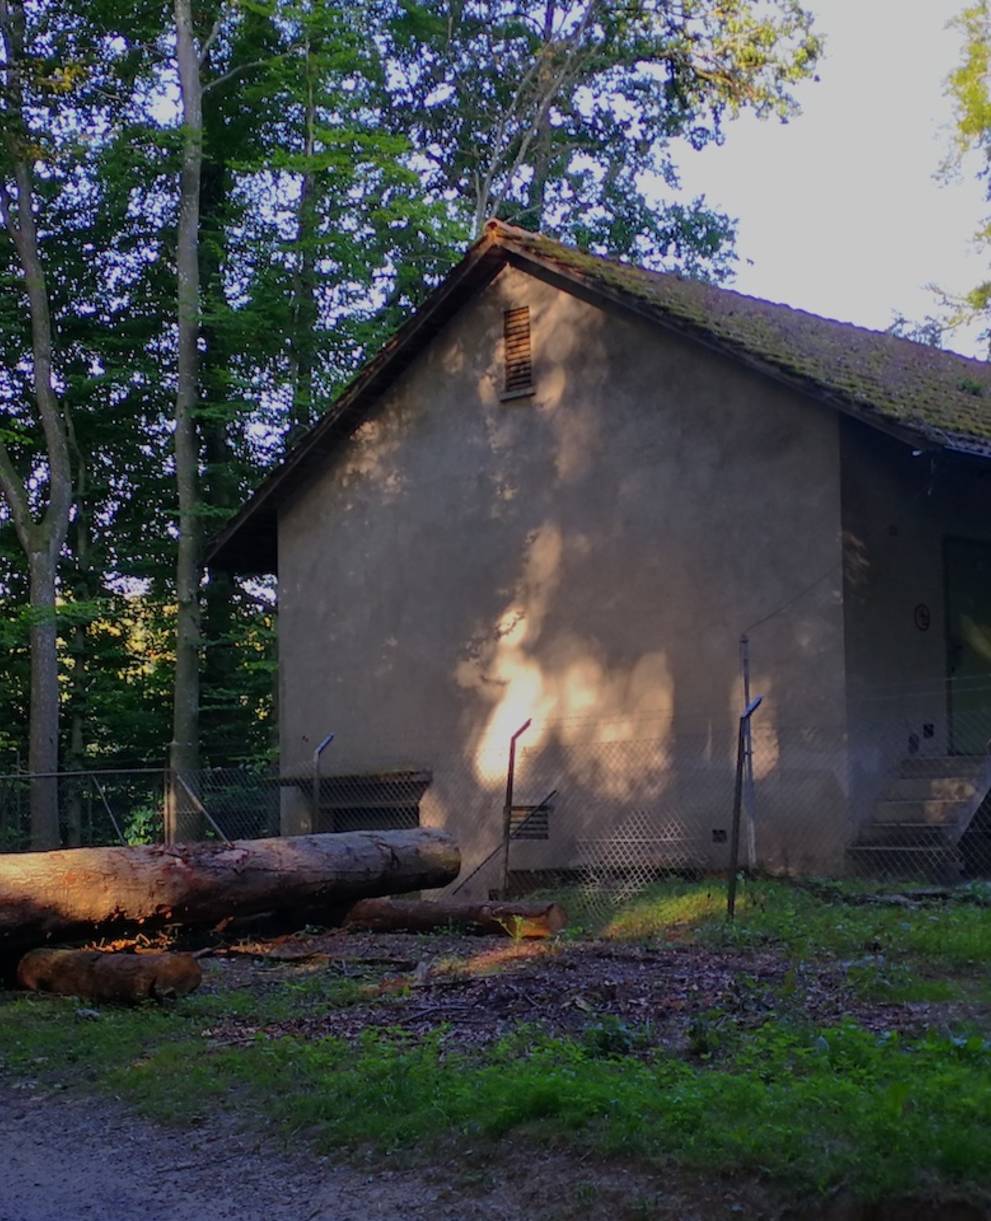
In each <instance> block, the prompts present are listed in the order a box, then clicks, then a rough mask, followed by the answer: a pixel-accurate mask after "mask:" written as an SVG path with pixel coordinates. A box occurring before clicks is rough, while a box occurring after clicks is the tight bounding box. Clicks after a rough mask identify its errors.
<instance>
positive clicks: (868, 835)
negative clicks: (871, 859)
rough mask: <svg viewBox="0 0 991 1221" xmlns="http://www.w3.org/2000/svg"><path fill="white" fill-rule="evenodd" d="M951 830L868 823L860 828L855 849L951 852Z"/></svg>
mask: <svg viewBox="0 0 991 1221" xmlns="http://www.w3.org/2000/svg"><path fill="white" fill-rule="evenodd" d="M955 841H956V835H955V833H954V831H953V830H950V829H948V828H947V827H945V826H941V825H939V824H937V823H931V822H869V823H865V824H864V826H862V827H861V828H860V834H859V835H858V836H857V839H856V842H855V844H854V845H853V846H854V847H855V848H864V849H867V848H912V849H915V848H918V849H926V850H937V851H938V850H942V849H947V850H953V849H954V844H955Z"/></svg>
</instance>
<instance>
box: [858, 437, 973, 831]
mask: <svg viewBox="0 0 991 1221" xmlns="http://www.w3.org/2000/svg"><path fill="white" fill-rule="evenodd" d="M841 453H842V485H843V531H844V554H845V592H844V603H845V620H846V633H845V634H846V646H845V647H846V668H847V679H848V697H849V726H850V764H851V774H852V784H853V799H854V800H853V813H854V817H855V818H864V817H867V816H868V815H869V813H870V809H871V805H872V803H873V801H874V800H875V799H876V798H877V796H878V795H879V792H880V790H881V788H882V787H883V786H884V784H885V783H886V780H887V779H889V778H890V776H891V775H892V773H893V772H894V770H895V769H896V768H897V767H898V764H899V762H900V761H901V760H902V759H903V758H905V757H906V756H907V755H908V754H909V752H910V750H911V749H912V748H913V747H916V748H917V751H918V753H919V754H922V755H945V754H947V753H948V752H949V749H950V742H949V724H948V722H949V716H948V708H949V704H948V694H949V693H948V684H947V621H946V605H945V596H946V585H945V582H946V571H945V563H944V544H945V541H946V540H947V539H948V538H967V539H981V540H988V541H991V516H989V513H988V505H989V504H991V479H989V477H988V475H987V474H986V473H985V472H984V471H983V468H981V467H978V466H977V465H976V464H975V463H973V462H968V461H966V460H964V459H954V458H951V457H948V456H946V455H935V456H934V455H932V454H930V453H918V452H913V451H912V449H911V448H910V447H909V446H907V445H905V444H903V443H902V442H900V441H897V440H894V439H892V438H890V437H887V436H885V435H884V434H882V433H879V432H877V431H875V430H873V429H870V428H867V427H866V426H865V425H863V424H860V423H858V422H856V421H853V420H845V421H844V422H843V424H842V427H841ZM923 607H924V608H925V609H926V610H927V611H928V622H929V626H928V628H927V629H925V630H921V629H920V627H919V625H918V622H917V614H916V611H917V608H923ZM922 622H925V619H924V618H923V619H922ZM989 668H991V667H989ZM930 729H931V736H929V733H930ZM913 738H914V742H910V739H913Z"/></svg>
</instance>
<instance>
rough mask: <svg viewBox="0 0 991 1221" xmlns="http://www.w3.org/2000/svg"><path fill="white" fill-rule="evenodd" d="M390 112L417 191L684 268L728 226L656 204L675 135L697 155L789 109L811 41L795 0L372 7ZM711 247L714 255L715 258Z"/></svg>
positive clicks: (476, 225) (700, 262)
mask: <svg viewBox="0 0 991 1221" xmlns="http://www.w3.org/2000/svg"><path fill="white" fill-rule="evenodd" d="M385 9H386V13H385V14H384V17H385V22H384V24H385V28H386V30H387V32H388V33H387V39H388V40H389V41H388V49H387V57H388V58H389V60H390V63H391V64H392V65H393V66H394V75H395V77H396V79H397V85H396V87H395V99H394V102H393V105H392V107H391V108H390V114H391V115H392V116H393V118H394V122H395V123H396V124H397V125H398V128H399V130H402V131H403V132H405V133H406V134H407V135H408V136H409V138H410V141H411V144H412V145H413V147H414V148H415V149H416V150H417V152H418V155H419V157H420V158H421V160H422V172H423V180H424V186H425V189H426V190H427V191H428V192H429V193H430V194H431V195H434V196H436V197H444V196H448V197H453V198H455V199H456V200H457V201H458V204H459V206H460V208H461V209H462V212H463V215H464V216H465V219H466V220H467V221H468V224H469V225H470V229H471V231H472V232H473V233H475V234H478V233H480V232H481V228H482V225H483V224H484V222H485V220H486V219H487V218H488V217H489V216H493V215H496V216H500V217H501V218H503V219H504V220H508V221H511V222H513V223H517V224H521V225H524V226H526V227H529V228H534V229H547V230H550V231H551V232H553V233H555V234H556V235H558V236H565V237H570V238H571V239H573V240H576V241H578V242H579V243H580V244H584V245H589V246H593V247H600V248H607V249H608V250H610V251H611V252H613V253H618V254H634V253H635V254H637V255H639V256H640V257H641V258H647V259H648V260H659V259H665V260H667V261H668V265H669V266H670V265H671V263H672V261H676V262H678V263H679V264H680V265H681V266H683V267H685V268H686V269H688V270H691V271H698V270H700V269H702V268H703V267H704V266H705V265H706V262H707V261H709V262H710V263H711V261H712V260H714V259H715V260H716V261H715V267H716V269H717V270H718V269H722V270H723V271H725V262H724V261H722V262H721V261H720V260H719V258H718V256H719V254H720V248H725V247H726V246H727V245H728V244H729V243H728V239H729V238H730V237H731V233H732V226H731V224H730V222H729V221H728V219H727V218H726V217H725V216H721V215H720V214H718V213H714V212H712V211H711V210H710V209H709V208H708V207H707V206H706V205H705V203H704V201H703V200H695V201H693V202H692V203H690V204H687V205H686V204H681V203H678V204H668V205H666V206H658V205H657V204H656V203H652V202H651V201H650V198H649V196H650V194H651V191H652V189H654V188H656V187H657V186H658V185H659V184H661V185H666V186H669V187H674V186H676V185H677V183H678V172H677V164H676V157H675V145H676V142H679V141H680V142H683V143H684V144H687V145H688V146H689V147H691V148H696V149H697V148H701V147H703V146H704V145H706V144H708V143H711V142H714V141H715V142H718V141H720V140H721V139H722V136H723V123H724V119H725V117H726V116H727V115H732V114H735V113H737V112H738V111H740V110H741V109H744V108H749V109H752V110H754V111H756V112H757V113H758V114H760V115H767V114H777V115H779V116H781V117H786V116H787V115H789V114H790V113H792V112H793V110H794V109H795V105H794V100H793V98H792V97H791V95H790V93H789V89H790V87H791V86H792V85H793V84H794V83H795V82H796V81H798V80H800V79H802V78H803V77H806V76H809V75H811V73H812V72H813V70H814V67H815V64H816V61H817V58H818V56H819V53H820V49H821V48H820V40H819V39H818V37H816V36H815V35H814V34H813V33H812V30H811V18H810V16H809V14H808V13H807V12H805V11H804V10H803V9H802V8H801V6H800V5H799V4H798V3H797V2H796V0H773V2H771V3H767V4H757V3H754V2H753V0H728V2H727V0H681V2H680V3H671V0H522V2H521V0H401V2H400V3H397V4H393V3H389V2H386V3H385ZM724 253H725V252H724Z"/></svg>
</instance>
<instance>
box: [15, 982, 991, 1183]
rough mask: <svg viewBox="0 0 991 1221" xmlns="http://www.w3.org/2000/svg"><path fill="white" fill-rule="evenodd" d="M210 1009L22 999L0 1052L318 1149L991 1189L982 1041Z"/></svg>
mask: <svg viewBox="0 0 991 1221" xmlns="http://www.w3.org/2000/svg"><path fill="white" fill-rule="evenodd" d="M208 999H209V1000H210V1001H211V1005H210V1006H207V1009H209V1008H212V1005H213V1004H215V1003H218V1002H219V1003H224V1001H225V998H224V997H222V996H221V997H213V998H208ZM205 1016H208V1015H206V1014H204V1012H203V1006H197V1005H196V1004H195V1003H194V1002H193V1001H192V1000H189V1001H187V1002H183V1003H182V1004H180V1005H178V1006H176V1008H175V1009H174V1010H173V1011H171V1012H169V1013H165V1012H162V1011H160V1010H155V1009H147V1010H138V1011H135V1010H113V1011H111V1010H107V1011H106V1013H105V1014H104V1016H102V1017H101V1018H100V1019H99V1020H98V1021H96V1020H94V1021H85V1020H81V1019H77V1018H76V1017H75V1015H74V1008H73V1005H72V1003H71V1002H65V1003H63V1002H60V1001H57V1000H55V1001H44V1000H37V999H33V1000H30V1001H25V1000H21V1001H17V1002H14V1003H12V1004H11V1005H9V1006H7V1007H6V1009H5V1011H4V1015H3V1030H4V1040H3V1049H4V1051H3V1054H4V1058H5V1059H6V1060H7V1063H8V1066H9V1067H13V1068H20V1069H21V1070H24V1069H33V1068H34V1069H36V1068H37V1067H38V1062H37V1061H38V1057H37V1055H36V1054H35V1053H37V1052H38V1051H39V1050H42V1049H43V1052H44V1055H43V1059H44V1066H45V1067H46V1068H49V1069H51V1068H53V1067H54V1066H55V1065H56V1064H58V1063H60V1062H61V1064H62V1066H63V1067H67V1065H66V1061H65V1057H67V1056H69V1055H71V1056H72V1057H73V1062H74V1066H75V1068H76V1069H77V1070H82V1071H83V1075H84V1076H85V1077H87V1078H88V1079H89V1080H90V1081H91V1082H93V1083H95V1084H97V1085H99V1086H101V1087H103V1088H106V1089H109V1090H112V1091H113V1092H114V1093H116V1094H118V1095H119V1096H121V1097H123V1098H125V1099H126V1100H128V1101H130V1102H132V1103H133V1104H135V1105H136V1106H137V1107H138V1108H139V1109H140V1110H141V1111H142V1112H143V1113H145V1114H147V1115H149V1116H151V1117H154V1118H156V1119H159V1120H163V1121H166V1122H175V1123H181V1122H188V1121H190V1120H193V1119H195V1118H197V1117H198V1116H200V1115H201V1114H203V1113H204V1111H208V1110H209V1109H211V1108H217V1107H220V1108H223V1107H230V1108H237V1107H240V1108H244V1107H249V1108H251V1109H252V1110H254V1109H255V1108H263V1109H264V1112H265V1114H266V1119H267V1121H268V1122H273V1123H276V1124H278V1125H279V1126H280V1127H281V1128H282V1130H283V1131H284V1132H285V1133H286V1134H287V1135H289V1136H294V1135H298V1134H299V1133H301V1132H302V1133H305V1134H306V1136H307V1137H308V1138H309V1139H311V1140H314V1141H316V1143H317V1144H318V1145H320V1146H323V1147H354V1146H366V1145H372V1146H374V1147H376V1148H378V1149H380V1150H387V1151H402V1150H407V1151H408V1150H412V1149H415V1150H418V1151H420V1152H422V1153H429V1152H431V1151H433V1150H435V1149H437V1148H439V1147H440V1146H442V1145H444V1144H445V1143H448V1144H449V1143H450V1142H451V1141H452V1140H456V1141H458V1142H460V1143H462V1144H463V1143H464V1142H466V1141H467V1142H471V1141H478V1140H484V1139H491V1138H497V1137H500V1136H504V1135H507V1134H510V1133H512V1134H516V1135H519V1136H522V1137H534V1138H537V1139H539V1140H541V1141H557V1142H563V1143H567V1144H571V1145H572V1146H574V1147H576V1148H578V1149H579V1150H580V1151H581V1152H583V1153H588V1152H591V1153H594V1154H599V1155H602V1156H613V1155H620V1154H621V1155H623V1156H633V1157H637V1158H640V1159H644V1160H646V1161H648V1162H650V1161H653V1162H663V1161H665V1160H667V1159H674V1160H675V1161H677V1162H678V1163H680V1164H682V1165H684V1166H687V1167H691V1168H697V1169H701V1170H706V1169H708V1170H718V1171H720V1172H723V1173H728V1172H746V1173H757V1174H761V1175H770V1176H772V1177H774V1178H775V1179H777V1180H780V1181H782V1182H783V1183H786V1184H789V1185H792V1186H794V1187H796V1188H801V1189H803V1190H815V1191H823V1190H826V1189H828V1188H830V1187H832V1186H834V1185H836V1184H839V1183H843V1184H845V1185H847V1186H849V1187H851V1188H853V1189H854V1190H856V1191H857V1192H858V1193H859V1194H860V1195H862V1196H864V1197H877V1196H882V1195H885V1194H892V1193H903V1192H908V1191H912V1190H916V1189H923V1188H925V1187H926V1186H927V1185H931V1183H932V1182H934V1181H938V1182H940V1183H941V1184H943V1185H954V1186H964V1187H979V1186H981V1185H986V1184H988V1183H989V1182H991V1042H989V1041H988V1040H986V1039H984V1038H982V1037H980V1036H979V1035H970V1036H964V1035H960V1036H956V1037H948V1036H935V1035H934V1036H930V1037H927V1038H924V1039H920V1040H916V1041H914V1042H904V1041H902V1040H900V1039H899V1038H898V1037H895V1036H891V1037H885V1036H877V1035H874V1034H872V1033H869V1032H867V1031H865V1030H863V1029H861V1028H859V1027H857V1026H855V1025H853V1024H845V1025H842V1026H839V1027H836V1028H833V1029H829V1030H821V1031H816V1030H813V1029H810V1028H803V1027H800V1026H782V1025H780V1024H777V1023H773V1024H768V1025H766V1026H764V1027H762V1028H761V1029H759V1030H757V1031H756V1032H755V1033H752V1034H750V1035H748V1036H746V1037H736V1038H735V1039H734V1040H733V1041H732V1043H731V1045H729V1046H728V1047H727V1048H724V1054H723V1055H721V1056H720V1057H719V1058H718V1060H716V1061H713V1062H712V1063H705V1062H702V1061H700V1060H698V1059H693V1058H685V1057H679V1056H676V1055H672V1054H665V1053H658V1054H656V1055H655V1056H654V1057H653V1058H650V1059H643V1058H634V1057H631V1056H627V1055H624V1054H623V1053H622V1051H621V1050H618V1048H620V1047H621V1046H622V1044H616V1043H614V1042H613V1040H611V1039H598V1038H586V1039H583V1040H581V1041H572V1040H567V1039H552V1038H548V1037H546V1036H544V1035H542V1034H541V1033H540V1032H539V1031H537V1030H535V1029H532V1028H521V1029H519V1030H518V1031H517V1032H516V1033H515V1034H514V1035H512V1036H511V1037H509V1038H507V1039H505V1040H503V1041H502V1042H501V1043H499V1044H497V1045H496V1046H495V1047H492V1048H489V1049H488V1050H487V1051H485V1052H480V1053H477V1054H474V1055H465V1054H461V1053H459V1052H457V1051H450V1050H447V1051H445V1050H444V1048H443V1047H442V1044H441V1042H440V1039H439V1037H436V1036H435V1037H431V1038H428V1039H425V1040H421V1041H415V1040H412V1039H409V1038H403V1037H401V1036H400V1035H399V1034H397V1033H393V1034H391V1035H389V1034H386V1035H371V1034H369V1035H366V1036H365V1037H364V1039H363V1040H362V1041H361V1042H360V1044H359V1046H357V1047H355V1046H354V1045H350V1044H347V1043H345V1042H343V1041H341V1040H338V1039H334V1038H326V1039H321V1040H317V1041H313V1042H307V1041H305V1040H302V1039H298V1038H293V1037H288V1038H283V1039H278V1040H267V1039H259V1040H258V1041H256V1042H254V1043H253V1044H251V1045H249V1046H247V1047H228V1048H222V1049H220V1050H215V1049H211V1047H210V1046H209V1045H208V1044H207V1043H206V1041H205V1040H204V1039H202V1038H200V1037H198V1035H197V1030H198V1028H201V1026H202V1022H203V1019H204V1017H205ZM18 1023H20V1024H21V1027H22V1033H24V1034H25V1035H27V1033H28V1028H29V1027H30V1037H26V1038H25V1042H24V1050H25V1051H27V1050H30V1053H31V1054H30V1056H29V1057H28V1058H27V1059H26V1060H25V1059H24V1058H23V1057H19V1056H18V1055H17V1052H16V1045H17V1040H16V1038H15V1039H14V1040H13V1045H14V1054H13V1055H11V1045H12V1040H11V1038H10V1032H11V1029H12V1028H16V1026H17V1025H18Z"/></svg>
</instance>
